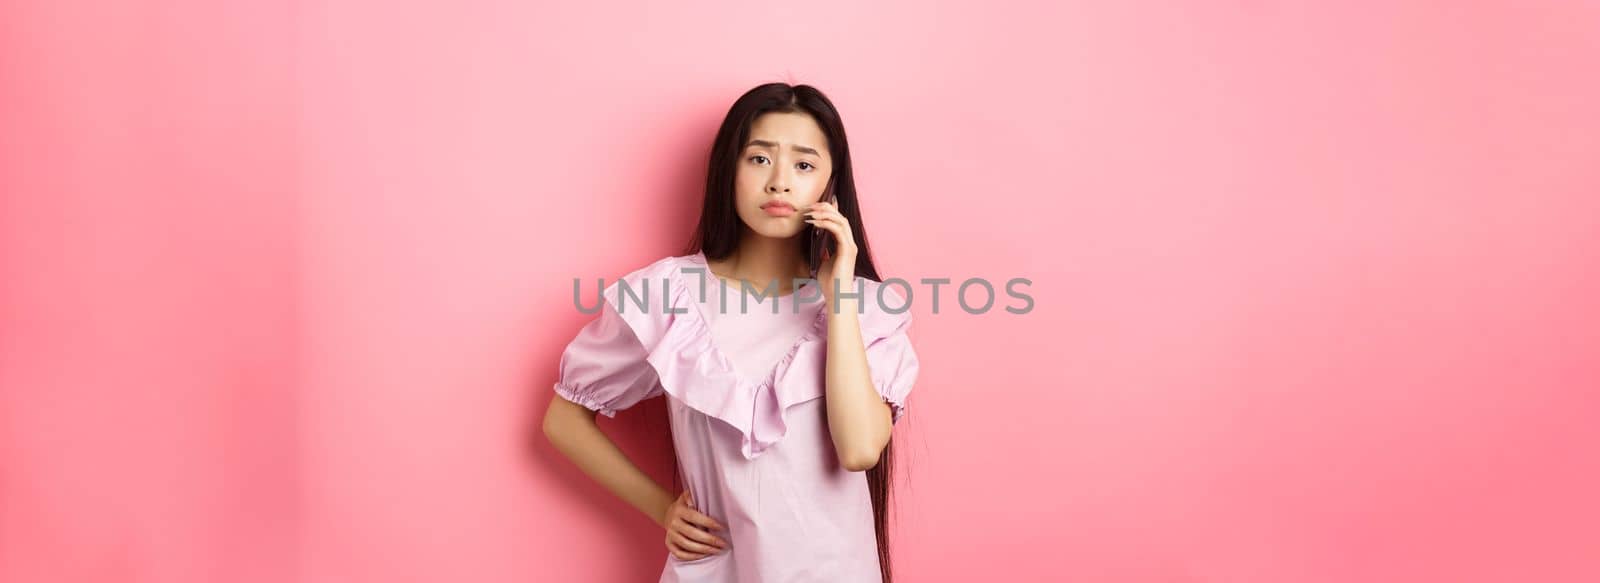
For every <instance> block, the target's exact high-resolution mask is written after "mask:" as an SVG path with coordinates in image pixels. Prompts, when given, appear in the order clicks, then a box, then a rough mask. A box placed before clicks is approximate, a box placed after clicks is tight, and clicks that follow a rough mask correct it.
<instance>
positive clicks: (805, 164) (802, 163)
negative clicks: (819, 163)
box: [795, 162, 813, 170]
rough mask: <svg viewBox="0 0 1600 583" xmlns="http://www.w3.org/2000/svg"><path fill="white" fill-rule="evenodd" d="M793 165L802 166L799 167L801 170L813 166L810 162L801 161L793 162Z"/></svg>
mask: <svg viewBox="0 0 1600 583" xmlns="http://www.w3.org/2000/svg"><path fill="white" fill-rule="evenodd" d="M795 165H796V166H801V167H802V168H800V169H801V170H810V169H812V168H813V166H812V165H811V163H810V162H801V163H799V164H795Z"/></svg>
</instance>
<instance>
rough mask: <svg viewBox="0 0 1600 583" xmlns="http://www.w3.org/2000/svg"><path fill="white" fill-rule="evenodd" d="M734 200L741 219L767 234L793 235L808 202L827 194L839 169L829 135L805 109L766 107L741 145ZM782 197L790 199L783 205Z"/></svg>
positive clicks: (802, 224)
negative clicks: (831, 153) (792, 110)
mask: <svg viewBox="0 0 1600 583" xmlns="http://www.w3.org/2000/svg"><path fill="white" fill-rule="evenodd" d="M737 164H738V171H737V172H736V173H735V174H734V180H733V189H734V203H735V205H736V206H737V207H738V210H739V219H740V220H743V221H744V224H745V225H747V226H749V227H750V229H751V230H752V231H755V232H756V234H759V235H762V236H765V237H774V238H788V237H793V236H796V235H798V234H800V232H801V231H802V230H803V229H804V228H805V226H806V222H805V216H804V214H803V213H805V211H806V208H807V206H809V205H810V204H811V203H813V202H817V201H818V200H821V199H822V195H823V191H824V190H825V189H826V188H827V186H828V177H829V176H831V175H832V174H833V164H832V159H831V158H830V157H829V156H828V138H827V136H826V135H824V134H823V133H822V128H821V127H820V126H818V125H817V122H816V120H813V119H812V118H811V116H810V115H808V114H805V113H765V114H762V115H761V116H759V117H757V118H756V119H755V121H754V122H753V123H752V124H751V125H750V139H749V140H747V141H746V142H745V144H744V148H743V149H742V150H740V151H739V160H738V162H737ZM781 203H788V205H787V206H786V205H783V204H781Z"/></svg>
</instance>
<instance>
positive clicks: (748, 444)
mask: <svg viewBox="0 0 1600 583" xmlns="http://www.w3.org/2000/svg"><path fill="white" fill-rule="evenodd" d="M623 282H626V286H625V287H624V286H623ZM856 282H857V284H858V286H859V287H858V288H857V289H860V290H862V292H863V295H862V296H861V299H860V301H859V302H858V303H859V304H860V305H861V306H862V310H863V311H862V313H861V315H860V317H859V321H860V323H861V333H862V340H863V344H864V346H866V352H867V361H868V364H869V368H870V369H871V377H872V384H873V386H874V387H875V388H876V389H877V391H878V394H879V395H881V396H882V397H883V399H884V401H885V402H887V403H888V404H889V406H890V409H891V411H892V412H893V418H894V420H895V421H899V420H900V418H901V416H903V415H904V414H905V409H906V397H907V396H908V395H909V394H910V392H911V388H912V384H913V383H914V381H915V380H916V377H917V356H916V352H915V351H914V350H913V349H912V345H911V341H910V338H909V337H908V336H907V330H908V329H909V327H910V325H911V312H910V311H909V310H906V311H902V312H901V313H898V314H896V313H890V312H888V311H886V310H885V309H884V306H887V307H889V308H894V309H898V308H899V307H901V306H905V305H906V304H905V301H904V299H903V297H902V296H900V295H899V294H898V293H897V292H896V291H895V290H894V288H892V287H889V288H882V292H883V293H882V297H883V300H882V303H881V304H880V302H879V301H878V299H877V298H878V297H879V292H880V287H881V286H882V284H881V283H879V282H875V281H872V280H869V279H866V278H862V277H857V278H856ZM741 291H742V290H741V289H740V286H739V285H738V284H733V283H727V282H724V281H723V280H722V279H721V278H718V277H716V276H715V275H712V274H711V272H710V269H709V268H708V267H707V263H706V258H705V256H704V254H701V253H695V254H692V255H683V256H671V257H666V258H663V259H660V260H658V261H656V262H654V263H652V264H650V265H647V266H645V267H643V268H640V269H637V270H635V271H633V272H632V273H629V274H628V275H626V276H624V277H623V278H622V280H621V281H619V282H613V283H612V284H611V285H609V286H607V287H606V288H605V290H604V293H603V296H604V299H605V302H604V304H603V305H602V306H601V310H600V313H599V315H598V317H596V318H595V319H594V320H593V321H592V322H590V323H589V324H588V325H587V326H585V327H584V328H583V329H582V330H581V331H579V332H578V335H577V337H576V338H574V339H573V340H572V342H571V343H570V344H568V345H567V347H566V350H565V351H564V352H563V353H562V355H561V363H560V372H559V378H558V380H557V381H556V383H555V391H556V393H557V394H559V395H561V396H562V397H564V398H566V399H567V400H569V401H572V402H574V403H578V404H580V405H583V406H584V407H587V408H589V409H591V410H594V411H597V412H599V413H600V414H603V415H606V416H607V417H613V416H615V415H616V412H617V411H620V410H622V409H626V408H628V407H631V406H633V405H634V404H636V403H638V402H640V401H642V400H644V399H648V398H652V397H656V396H665V397H667V401H668V406H667V409H668V412H669V416H670V417H669V418H670V423H671V427H672V440H673V446H674V448H675V450H676V452H677V458H678V464H679V469H680V474H681V475H682V476H683V479H684V482H685V483H686V485H687V487H688V488H689V491H690V492H691V493H692V494H693V496H694V500H695V505H696V507H697V509H698V510H700V511H701V512H704V513H706V514H708V515H710V516H711V517H712V518H715V519H716V520H717V521H719V522H721V523H722V524H723V525H726V526H727V527H728V530H727V531H726V532H722V533H718V534H720V535H722V537H723V538H724V540H727V541H728V548H727V549H726V550H724V551H721V552H718V553H715V554H712V555H711V556H709V557H706V558H702V559H696V560H692V561H682V560H679V559H678V558H676V557H674V556H672V555H671V553H668V552H667V550H666V548H665V547H662V548H661V552H662V553H663V554H664V555H665V561H666V564H665V566H664V568H663V569H662V572H661V579H660V581H661V582H662V583H669V582H684V583H690V582H694V583H712V582H716V583H724V582H725V583H734V582H743V583H758V582H769V583H770V582H783V583H800V582H812V581H816V582H830V583H856V582H859V583H868V582H874V583H875V582H877V581H879V580H880V576H879V570H878V554H877V538H876V535H875V533H874V531H873V526H872V500H871V498H870V496H869V493H868V490H867V481H866V473H865V472H851V471H848V470H846V469H844V467H843V466H842V465H840V463H839V460H838V457H837V455H836V454H835V452H834V448H833V442H832V439H831V437H830V435H829V432H828V423H827V409H826V407H824V403H825V398H824V397H825V394H826V393H825V388H824V384H823V383H824V378H825V377H824V371H825V370H826V369H825V366H826V360H827V313H826V311H825V310H826V308H825V306H824V303H823V302H822V300H821V296H820V293H819V292H820V290H818V289H817V284H815V283H814V282H813V283H807V284H806V285H804V286H803V287H801V288H799V289H798V290H797V291H796V292H795V293H792V294H787V295H783V296H777V297H773V296H771V295H768V296H766V297H760V296H758V295H756V293H755V292H750V291H746V292H744V293H741ZM741 301H743V302H744V306H743V307H741ZM641 305H642V307H641ZM774 307H776V312H774Z"/></svg>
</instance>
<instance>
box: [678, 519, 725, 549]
mask: <svg viewBox="0 0 1600 583" xmlns="http://www.w3.org/2000/svg"><path fill="white" fill-rule="evenodd" d="M680 520H681V517H680ZM677 527H678V528H677V529H676V530H677V532H678V534H681V535H683V536H685V537H688V538H689V539H691V540H694V541H695V542H700V543H705V544H708V545H711V546H714V547H718V548H724V549H725V548H728V541H725V540H723V539H722V537H719V536H717V535H714V534H711V533H710V532H707V531H706V530H705V529H703V528H702V527H700V526H697V525H695V524H693V523H690V522H689V521H687V520H682V521H681V522H680V523H679V524H678V525H677Z"/></svg>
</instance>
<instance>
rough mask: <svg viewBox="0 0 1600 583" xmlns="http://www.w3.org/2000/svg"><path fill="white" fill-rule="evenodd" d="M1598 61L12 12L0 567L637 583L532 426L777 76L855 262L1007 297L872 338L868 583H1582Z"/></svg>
mask: <svg viewBox="0 0 1600 583" xmlns="http://www.w3.org/2000/svg"><path fill="white" fill-rule="evenodd" d="M1597 70H1600V5H1597V4H1596V3H1594V2H1545V3H1536V4H1530V3H1513V2H1478V3H1471V4H1462V3H1454V2H1384V3H1377V2H1373V3H1321V4H1313V3H1305V2H1230V3H1211V2H1164V3H1154V2H1117V3H1083V2H1073V3H1063V2H1049V3H1046V2H1036V3H985V4H984V5H983V6H981V7H977V6H969V5H968V4H967V3H958V2H915V3H914V2H885V3H873V4H871V5H864V3H853V2H813V3H799V4H796V3H758V4H750V3H720V4H710V3H656V4H638V5H633V6H627V7H619V6H594V7H573V6H566V5H556V4H553V3H552V4H551V5H549V6H526V5H518V4H516V3H510V2H483V1H458V2H449V3H432V4H428V3H419V2H408V3H394V2H370V1H368V2H361V1H344V2H313V1H309V0H306V1H300V2H291V3H242V2H221V3H219V2H197V1H192V0H177V1H169V2H165V3H160V4H155V3H124V4H121V5H117V4H109V5H108V4H107V3H91V2H82V1H78V0H71V1H52V2H43V1H34V2H29V1H26V0H24V1H23V2H20V3H18V2H11V3H7V4H5V5H4V7H3V8H0V99H3V107H0V152H3V158H0V164H3V166H0V204H3V206H0V326H3V327H0V581H5V582H7V583H11V582H34V581H52V582H53V581H74V582H77V581H84V582H102V581H104V582H111V581H116V582H129V583H144V582H152V583H153V582H160V583H169V582H177V583H188V582H211V581H260V582H269V581H270V582H280V581H305V582H357V581H360V582H367V581H371V582H394V581H472V582H499V581H504V582H526V581H645V580H653V577H654V575H655V574H656V573H657V572H658V571H659V569H660V564H661V561H662V560H664V559H665V556H666V555H665V548H664V547H663V546H662V545H661V534H660V531H659V530H658V529H657V528H656V527H655V526H654V525H653V524H652V523H651V522H649V521H648V520H647V519H646V518H644V517H643V516H641V515H639V514H638V513H637V512H635V511H633V510H632V509H630V508H628V507H626V506H625V505H624V504H623V503H621V502H620V501H618V500H616V499H614V498H612V497H610V496H609V495H608V494H606V493H604V492H603V491H600V490H599V489H597V488H596V487H594V486H593V484H592V483H591V482H589V481H588V480H587V478H586V477H585V476H584V475H582V474H581V473H579V472H578V471H577V470H576V468H575V467H574V466H573V465H572V464H570V463H569V462H567V461H566V460H565V459H564V458H561V457H560V456H559V455H558V454H556V453H555V452H554V451H553V450H552V449H551V448H550V447H549V446H548V445H547V444H545V443H544V442H543V441H542V440H541V439H540V438H539V437H538V436H537V430H536V425H535V424H536V422H537V415H538V414H540V413H541V412H542V411H543V407H544V406H545V404H546V403H548V402H549V400H550V398H551V397H552V393H551V392H550V383H551V381H553V380H554V376H555V366H556V363H557V359H558V357H559V353H560V350H561V348H562V347H563V346H564V345H565V343H566V342H567V341H568V340H570V338H571V336H572V334H574V333H575V332H576V331H577V330H578V328H579V326H581V325H582V324H583V323H584V322H586V321H587V319H588V318H587V317H586V316H583V315H581V314H578V313H576V312H575V311H574V310H573V308H572V307H571V303H570V294H571V280H572V278H574V277H584V278H589V279H591V280H592V278H597V277H605V278H614V277H616V276H618V275H621V274H622V273H625V272H627V271H629V270H631V269H633V268H635V267H638V266H641V265H643V264H645V263H647V262H649V261H651V260H653V259H656V258H659V257H661V256H663V255H666V254H669V253H677V252H679V248H680V245H681V244H682V243H683V241H684V239H685V238H686V236H687V234H688V232H689V230H690V229H691V228H692V222H693V220H694V218H695V212H696V210H695V207H696V205H697V204H698V196H699V193H698V192H697V190H698V188H699V185H700V181H701V180H702V173H703V172H704V156H705V154H706V151H707V148H708V146H709V141H710V137H711V135H712V133H713V132H714V130H715V125H716V123H717V122H718V121H719V120H720V117H721V115H722V114H723V113H724V112H725V111H726V108H727V106H728V105H729V104H730V103H731V101H732V100H733V99H734V98H735V97H736V96H737V95H738V94H739V93H741V92H742V91H744V90H745V89H748V88H749V87H751V86H754V85H756V84H759V83H763V82H767V81H775V80H785V81H792V82H803V83H811V84H814V85H817V86H819V87H821V88H822V89H823V90H824V91H826V92H828V93H829V94H830V95H831V96H832V97H833V98H834V100H835V101H836V102H837V104H838V105H839V107H840V108H841V109H842V111H843V114H844V118H845V121H846V125H847V127H848V128H849V132H850V137H851V139H852V147H853V149H854V152H855V156H856V158H855V162H856V164H857V167H858V169H859V170H858V181H859V186H860V188H861V191H862V196H863V205H864V207H865V209H864V214H865V218H866V220H867V221H868V223H869V226H870V229H869V232H870V234H871V235H872V238H873V239H872V241H873V244H874V248H875V251H876V252H877V253H878V255H879V260H880V266H881V267H882V268H883V269H884V270H885V271H886V272H887V273H888V274H890V275H894V276H899V277H903V278H906V279H917V278H922V277H949V278H953V279H956V280H960V279H964V278H968V277H985V278H990V279H993V280H1002V281H1003V280H1005V279H1007V278H1011V277H1027V278H1030V279H1031V280H1032V281H1033V284H1032V286H1031V287H1030V288H1028V291H1029V292H1030V293H1031V295H1033V297H1034V299H1035V307H1034V310H1033V311H1032V313H1030V314H1027V315H1021V316H1018V315H1012V314H1008V313H1005V312H1003V311H1000V310H999V309H998V307H999V306H1004V305H1014V304H1012V303H1011V302H1009V301H1008V300H1006V299H1005V298H1001V300H1000V301H999V303H998V304H997V308H996V311H995V312H992V313H989V314H985V315H976V316H975V315H969V314H966V313H964V312H962V311H961V310H960V309H959V308H958V307H957V306H956V305H955V304H954V303H953V302H951V301H949V300H950V299H951V298H950V296H949V295H948V291H949V290H945V295H944V297H943V298H942V299H943V300H945V301H944V303H943V304H942V305H941V309H940V313H938V314H934V313H933V312H932V310H931V308H932V306H931V303H930V302H928V301H927V300H929V299H930V298H928V297H927V295H926V294H925V293H924V294H923V295H922V296H920V297H919V302H920V303H918V304H917V305H916V306H915V308H914V309H915V311H916V314H917V316H918V320H917V322H918V326H917V328H916V329H915V331H914V332H913V334H914V338H915V339H916V340H917V342H918V349H919V352H920V354H921V356H922V358H923V369H922V370H923V376H922V377H921V381H920V382H919V385H918V388H917V390H916V392H915V393H914V396H913V397H912V401H911V402H912V410H911V413H910V417H908V419H907V422H906V423H904V424H902V425H901V426H900V427H899V429H897V432H898V433H897V437H896V443H897V444H898V445H899V447H898V452H899V454H900V458H901V463H902V466H901V468H900V469H901V472H900V477H901V478H902V480H903V481H902V482H901V483H900V484H899V485H898V494H899V498H898V502H897V522H896V524H895V527H894V539H893V540H894V544H895V545H896V552H897V573H898V574H899V575H900V577H901V580H902V581H910V582H918V581H1097V582H1098V581H1118V582H1174V581H1184V582H1191V581H1192V582H1282V581H1305V582H1324V581H1326V582H1334V581H1363V582H1368V581H1407V582H1410V581H1452V582H1454V581H1518V582H1520V581H1575V582H1576V581H1595V580H1600V500H1597V498H1596V496H1595V492H1597V491H1600V455H1597V449H1600V447H1597V446H1600V300H1597V299H1596V298H1600V154H1597V152H1600V114H1597V110H1596V108H1595V104H1596V103H1600V77H1597V75H1596V73H1595V71H1597ZM919 291H926V289H925V288H919ZM663 413H664V412H663V408H662V407H661V404H660V403H659V402H651V403H647V404H645V405H642V406H641V407H639V408H638V409H635V410H631V411H628V412H627V413H625V414H623V415H621V416H619V417H618V418H617V419H614V420H603V426H604V427H605V428H606V429H608V430H609V431H611V432H612V433H613V434H614V435H616V436H617V438H618V439H619V441H620V442H621V443H622V444H623V446H624V448H625V449H627V450H628V451H630V452H631V453H633V454H635V455H636V456H637V458H638V459H639V460H640V461H641V463H642V464H643V465H645V467H646V468H647V469H648V470H649V471H652V472H654V473H655V474H656V475H657V476H658V477H659V479H661V480H662V481H663V482H666V481H667V480H669V479H670V476H671V469H670V468H671V465H670V463H671V460H670V457H668V456H669V454H670V451H669V450H668V449H667V448H668V446H667V444H666V443H664V442H663V438H664V437H665V435H666V431H667V427H666V424H665V419H664V418H662V415H663Z"/></svg>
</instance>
